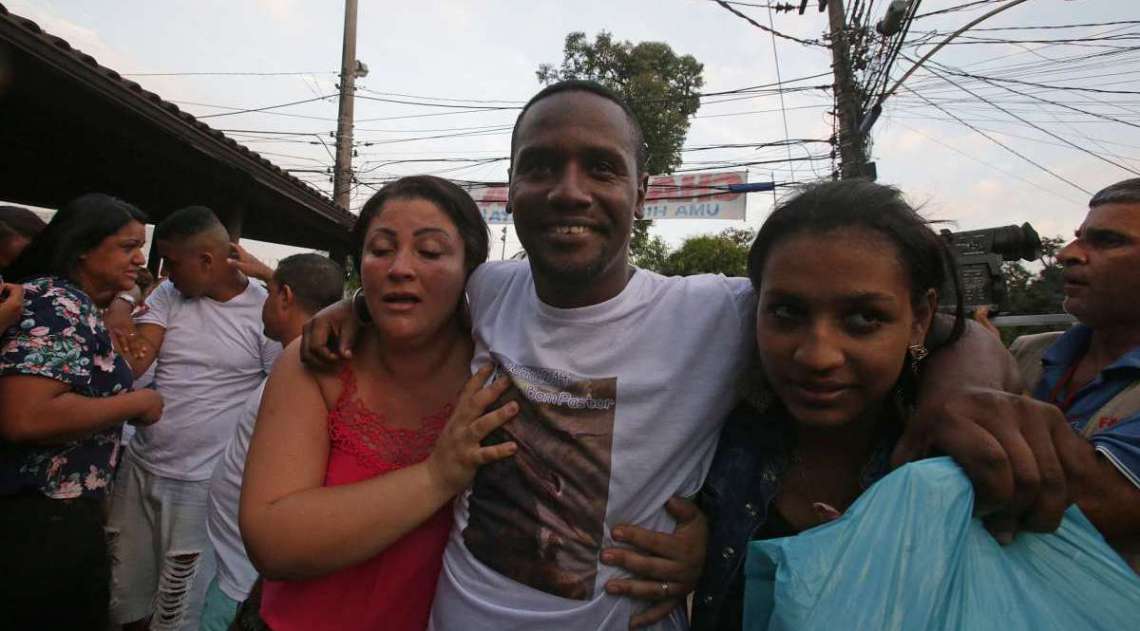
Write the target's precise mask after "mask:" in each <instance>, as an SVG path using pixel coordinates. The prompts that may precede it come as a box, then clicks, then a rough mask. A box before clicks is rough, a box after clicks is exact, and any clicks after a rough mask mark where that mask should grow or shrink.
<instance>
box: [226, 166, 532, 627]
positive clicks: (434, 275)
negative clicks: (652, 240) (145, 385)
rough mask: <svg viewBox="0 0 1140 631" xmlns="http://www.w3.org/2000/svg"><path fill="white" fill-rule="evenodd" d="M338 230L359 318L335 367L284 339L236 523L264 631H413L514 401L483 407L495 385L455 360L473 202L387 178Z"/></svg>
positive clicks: (501, 453) (471, 252) (423, 621)
mask: <svg viewBox="0 0 1140 631" xmlns="http://www.w3.org/2000/svg"><path fill="white" fill-rule="evenodd" d="M353 238H354V243H355V245H356V250H355V252H354V254H356V257H355V260H356V261H357V266H358V271H359V272H360V279H361V285H362V289H363V295H364V302H365V303H366V304H367V311H368V316H370V319H371V321H372V323H373V325H372V326H371V327H368V329H367V332H366V333H365V335H364V337H363V338H362V339H361V340H360V341H359V343H358V344H357V346H356V347H355V352H354V353H353V355H352V357H351V359H350V360H349V361H348V362H346V363H345V366H344V368H343V369H342V370H341V371H340V373H339V374H327V375H326V374H317V373H312V372H309V371H307V370H306V369H304V368H303V367H302V365H301V362H300V359H299V355H298V349H297V346H298V345H297V343H294V344H292V345H290V347H289V348H287V349H286V351H285V353H284V355H283V356H282V358H281V359H280V360H279V361H278V363H277V365H276V367H275V368H274V370H273V374H272V375H271V376H270V378H269V383H268V385H267V387H266V390H265V394H264V397H263V399H262V403H261V411H260V414H259V415H258V419H257V426H256V429H255V431H254V434H253V438H252V442H251V446H250V451H249V457H248V459H247V462H246V467H245V480H244V484H243V489H242V497H241V514H240V525H241V530H242V535H243V537H244V539H245V545H246V549H247V551H248V553H249V556H250V558H251V559H252V561H253V563H254V565H255V566H256V567H257V568H258V570H259V571H260V572H261V573H262V575H263V577H264V578H265V581H264V584H263V587H262V604H261V616H262V618H263V620H264V621H265V622H266V623H267V624H268V625H269V626H270V627H271V628H272V629H274V631H289V630H292V629H304V630H306V631H311V630H320V629H336V630H338V631H343V630H353V629H361V630H363V629H392V630H402V629H408V630H412V629H416V630H419V629H423V628H425V627H426V626H427V620H428V615H429V613H430V610H431V601H432V596H433V595H434V593H435V585H436V579H437V577H438V575H439V571H440V565H441V561H442V554H443V549H444V546H445V544H446V540H447V534H448V529H449V527H450V524H451V512H450V510H449V509H450V503H451V499H452V498H453V497H454V496H455V494H456V493H458V492H459V491H461V490H462V489H464V488H466V486H467V485H468V484H469V483H470V481H471V479H472V478H473V477H474V474H475V469H476V468H477V467H478V466H479V465H480V464H483V463H487V462H491V461H493V460H498V459H502V458H506V457H509V456H510V455H511V454H512V453H514V451H515V449H516V446H515V445H514V443H503V444H499V445H495V446H492V447H482V446H480V444H479V441H480V440H481V439H482V438H483V437H484V436H486V435H487V434H488V433H489V432H490V431H491V430H492V429H494V428H496V427H498V426H499V425H501V424H502V423H504V422H506V421H507V420H509V419H510V418H511V417H513V416H514V415H515V414H516V413H517V405H516V404H514V403H508V404H507V405H504V406H502V407H501V408H498V409H496V410H493V411H490V412H486V408H487V407H488V406H489V405H490V404H491V403H492V402H493V401H494V400H495V399H496V398H498V396H499V395H500V394H501V393H502V392H503V390H504V389H505V387H506V380H505V379H504V380H501V381H499V382H496V383H493V384H491V385H490V386H487V387H482V385H483V383H484V382H485V381H486V379H487V378H488V376H489V374H490V370H489V369H484V370H481V371H479V372H477V373H476V374H475V375H474V376H471V374H470V370H469V365H470V361H471V355H472V342H471V338H470V334H469V332H468V331H467V328H466V325H465V324H464V322H463V317H462V310H463V305H464V300H463V288H464V284H465V282H466V279H467V276H468V275H469V274H470V273H471V271H472V270H474V269H475V267H476V266H477V265H478V264H479V263H481V262H482V261H483V260H485V259H486V257H487V251H488V241H487V227H486V224H485V223H484V221H483V218H482V215H481V214H480V213H479V209H478V208H477V207H476V206H475V203H474V202H473V201H472V200H471V198H470V197H469V196H468V195H467V193H466V192H464V191H463V190H462V189H460V188H459V187H457V186H455V185H454V184H451V183H449V182H447V181H446V180H442V179H439V178H434V177H429V176H416V177H407V178H403V179H400V180H397V181H395V182H393V183H391V184H388V185H387V186H385V187H384V188H382V189H380V191H379V192H378V193H377V194H376V195H374V196H373V197H372V199H370V200H369V201H368V203H366V204H365V206H364V209H363V210H362V211H361V213H360V218H359V219H358V220H357V223H356V226H355V227H354V228H353ZM485 412H486V413H485Z"/></svg>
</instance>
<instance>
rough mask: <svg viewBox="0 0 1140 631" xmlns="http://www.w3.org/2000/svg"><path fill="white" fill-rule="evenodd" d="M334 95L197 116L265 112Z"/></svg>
mask: <svg viewBox="0 0 1140 631" xmlns="http://www.w3.org/2000/svg"><path fill="white" fill-rule="evenodd" d="M334 96H336V95H335V94H326V95H325V96H318V97H316V98H312V99H303V100H300V101H291V102H289V103H280V104H278V105H266V106H265V107H253V108H249V109H245V110H235V111H232V112H219V113H216V114H203V115H200V116H196V117H195V118H198V119H199V120H201V119H203V118H218V117H221V116H233V115H235V114H251V113H253V112H264V111H266V110H276V109H280V108H282V107H292V106H294V105H303V104H305V103H313V102H315V101H324V100H325V99H328V98H331V97H334Z"/></svg>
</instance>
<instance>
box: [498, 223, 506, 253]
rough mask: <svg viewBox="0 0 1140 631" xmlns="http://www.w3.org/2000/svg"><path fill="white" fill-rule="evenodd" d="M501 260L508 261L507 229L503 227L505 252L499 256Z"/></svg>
mask: <svg viewBox="0 0 1140 631" xmlns="http://www.w3.org/2000/svg"><path fill="white" fill-rule="evenodd" d="M499 260H500V261H505V260H507V227H506V226H503V251H502V253H500V254H499Z"/></svg>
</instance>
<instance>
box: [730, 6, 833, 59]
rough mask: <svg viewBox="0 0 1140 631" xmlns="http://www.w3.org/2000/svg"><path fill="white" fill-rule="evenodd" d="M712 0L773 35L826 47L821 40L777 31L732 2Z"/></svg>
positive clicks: (800, 42)
mask: <svg viewBox="0 0 1140 631" xmlns="http://www.w3.org/2000/svg"><path fill="white" fill-rule="evenodd" d="M711 1H712V2H715V3H717V4H719V5H720V6H721V7H723V8H724V9H725V10H726V11H728V12H729V13H731V14H733V15H735V16H736V17H738V18H740V19H742V20H744V21H745V22H748V23H749V24H751V25H752V26H755V27H756V28H758V29H760V30H761V31H765V32H767V33H771V34H772V35H775V36H776V37H782V38H784V39H788V40H791V41H793V42H796V43H797V44H803V45H805V46H822V47H825V48H826V44H824V43H823V42H820V41H819V40H808V39H800V38H798V37H794V36H792V35H788V34H786V33H781V32H780V31H777V30H776V29H773V28H768V27H767V26H764V25H763V24H761V23H759V22H757V21H756V20H753V19H752V18H750V17H748V16H747V15H745V14H743V13H741V12H740V11H737V10H736V9H735V8H734V7H733V6H732V5H731V4H729V3H728V2H724V0H711Z"/></svg>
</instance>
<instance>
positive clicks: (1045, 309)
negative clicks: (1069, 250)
mask: <svg viewBox="0 0 1140 631" xmlns="http://www.w3.org/2000/svg"><path fill="white" fill-rule="evenodd" d="M1064 245H1065V240H1064V239H1062V238H1061V237H1045V238H1044V239H1042V240H1041V259H1040V262H1041V266H1042V267H1041V271H1039V272H1037V273H1036V274H1034V273H1032V272H1030V271H1029V270H1028V269H1026V267H1025V265H1023V264H1022V263H1021V262H1020V261H1012V262H1007V263H1004V264H1003V265H1002V273H1003V274H1005V278H1006V287H1007V288H1008V290H1009V305H1010V313H1015V314H1027V313H1060V312H1061V302H1062V301H1063V300H1064V297H1065V296H1064V293H1063V285H1064V282H1063V281H1062V280H1061V265H1060V264H1059V263H1058V262H1057V252H1058V251H1060V249H1061V248H1062V247H1063V246H1064Z"/></svg>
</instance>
